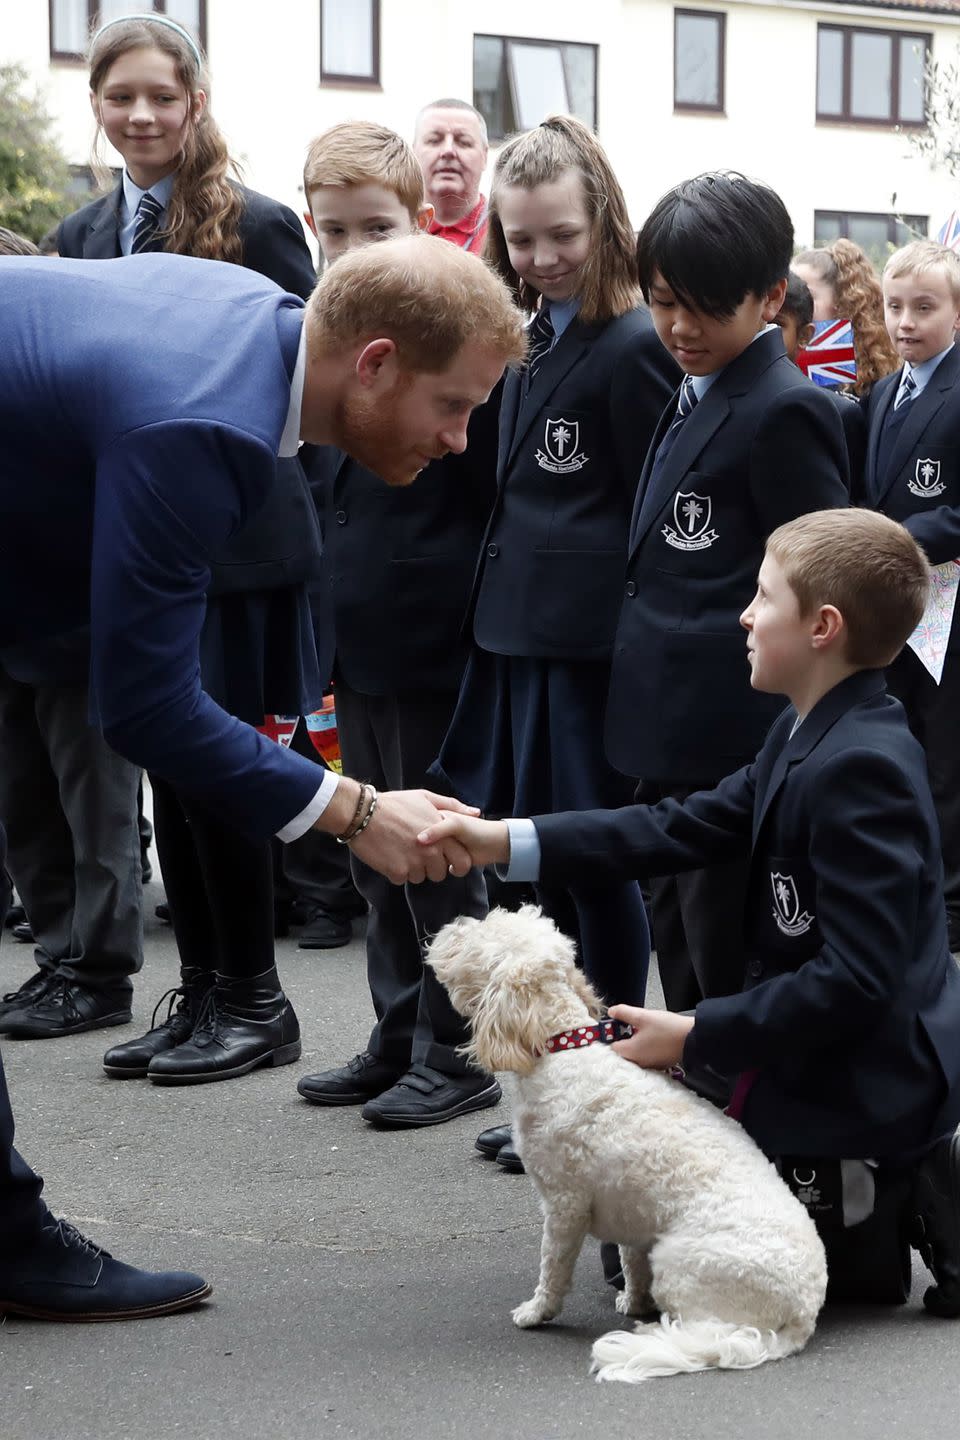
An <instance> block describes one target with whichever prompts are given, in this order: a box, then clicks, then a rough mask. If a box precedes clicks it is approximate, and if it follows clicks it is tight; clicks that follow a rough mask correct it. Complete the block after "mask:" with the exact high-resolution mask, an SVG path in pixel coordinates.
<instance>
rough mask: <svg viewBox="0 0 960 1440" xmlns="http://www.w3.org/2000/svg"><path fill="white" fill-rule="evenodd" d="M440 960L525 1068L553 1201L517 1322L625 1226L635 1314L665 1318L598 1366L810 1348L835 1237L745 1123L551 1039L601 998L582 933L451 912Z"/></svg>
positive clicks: (483, 1045)
mask: <svg viewBox="0 0 960 1440" xmlns="http://www.w3.org/2000/svg"><path fill="white" fill-rule="evenodd" d="M427 959H428V961H429V963H430V965H432V966H433V969H434V970H435V972H436V974H437V976H438V977H439V979H440V980H441V981H442V983H443V984H444V985H445V986H446V988H447V990H448V992H449V994H450V999H451V1001H452V1002H453V1005H454V1007H455V1009H456V1010H458V1011H459V1013H460V1014H461V1015H464V1016H465V1017H466V1018H467V1019H468V1020H469V1021H470V1023H471V1028H472V1039H471V1040H470V1042H469V1044H468V1045H467V1046H465V1047H464V1049H465V1051H466V1053H468V1054H469V1055H470V1056H471V1057H472V1058H473V1059H474V1060H475V1061H476V1063H477V1064H478V1065H480V1066H482V1067H483V1068H484V1069H487V1070H511V1071H513V1072H514V1073H515V1074H516V1075H517V1076H518V1077H519V1078H518V1085H517V1103H516V1106H515V1111H514V1135H515V1142H516V1144H517V1148H518V1149H519V1151H520V1154H521V1155H522V1156H523V1163H524V1165H525V1167H526V1169H527V1172H528V1173H529V1175H530V1176H531V1178H532V1180H533V1183H534V1185H535V1186H536V1188H537V1191H538V1193H539V1196H540V1201H541V1205H542V1208H543V1212H544V1227H543V1242H542V1246H541V1253H540V1279H539V1282H538V1284H537V1288H536V1291H535V1292H534V1295H533V1297H532V1299H530V1300H528V1301H526V1303H525V1304H523V1305H518V1306H517V1308H516V1309H515V1310H514V1311H513V1319H514V1322H515V1323H516V1324H517V1325H520V1326H530V1325H540V1324H541V1323H542V1322H543V1321H545V1320H552V1319H553V1318H554V1316H556V1315H558V1314H559V1313H560V1308H561V1306H562V1304H563V1300H564V1297H565V1295H566V1293H567V1291H568V1290H569V1288H570V1283H571V1279H572V1276H573V1268H574V1265H575V1263H576V1259H577V1256H578V1254H579V1253H580V1249H581V1246H582V1245H583V1241H584V1239H585V1237H586V1236H587V1235H588V1234H591V1235H595V1236H596V1237H597V1238H598V1239H600V1240H608V1241H615V1242H617V1243H618V1244H619V1246H620V1256H621V1261H622V1265H623V1274H624V1278H625V1281H626V1288H625V1290H624V1291H623V1292H622V1294H620V1295H618V1297H617V1302H616V1304H617V1309H618V1310H619V1311H620V1312H621V1314H626V1315H642V1314H645V1313H648V1312H649V1311H650V1310H652V1309H656V1310H659V1311H660V1314H661V1319H660V1321H659V1322H654V1323H650V1324H638V1325H637V1326H636V1328H635V1330H634V1331H632V1332H628V1331H623V1330H620V1331H613V1332H611V1333H610V1334H609V1335H604V1336H602V1337H601V1338H600V1339H599V1340H597V1341H596V1343H595V1344H594V1347H593V1369H595V1370H598V1371H599V1378H600V1379H601V1380H628V1381H640V1380H645V1379H647V1378H648V1377H649V1376H652V1375H673V1374H678V1373H680V1372H682V1371H691V1370H706V1369H709V1368H713V1367H717V1368H723V1369H746V1368H749V1367H752V1366H754V1365H760V1364H761V1363H762V1362H763V1361H764V1360H778V1359H781V1358H782V1357H783V1356H785V1355H790V1354H792V1353H793V1352H794V1351H796V1350H801V1349H802V1348H803V1346H804V1345H805V1344H806V1342H807V1341H808V1340H809V1338H810V1336H811V1335H812V1334H813V1330H814V1325H815V1324H816V1319H817V1314H818V1312H819V1310H820V1307H821V1305H822V1304H823V1299H824V1294H825V1292H826V1283H827V1273H826V1260H825V1256H824V1250H823V1245H822V1244H821V1241H820V1237H819V1236H818V1235H817V1232H816V1228H815V1227H814V1224H813V1221H812V1220H811V1219H810V1217H809V1215H808V1214H807V1212H806V1210H805V1209H804V1207H803V1206H802V1205H801V1204H800V1202H799V1201H798V1200H797V1199H796V1198H795V1197H794V1196H793V1195H792V1194H791V1193H790V1191H789V1190H788V1189H787V1187H786V1185H785V1184H784V1183H783V1181H782V1180H781V1179H780V1177H779V1175H778V1174H777V1172H776V1169H775V1168H774V1166H773V1165H772V1164H771V1163H770V1161H769V1160H767V1159H766V1157H765V1156H764V1155H763V1154H762V1153H761V1151H760V1150H759V1149H758V1148H757V1146H756V1145H755V1144H754V1143H753V1141H752V1140H751V1139H750V1137H749V1136H748V1135H747V1134H746V1132H745V1131H744V1130H743V1129H742V1128H741V1127H740V1125H739V1124H738V1123H737V1122H736V1121H735V1120H731V1119H729V1118H728V1117H727V1116H725V1115H723V1114H721V1113H720V1111H719V1110H717V1109H716V1108H715V1107H714V1106H713V1105H711V1104H710V1103H709V1102H708V1101H707V1100H703V1099H701V1098H700V1097H699V1096H698V1095H694V1094H693V1093H692V1092H691V1091H690V1090H688V1089H686V1088H685V1087H684V1086H683V1085H681V1084H680V1083H679V1081H677V1080H675V1079H673V1078H671V1077H670V1076H669V1075H666V1074H663V1073H661V1072H659V1071H652V1070H642V1069H640V1068H639V1066H637V1065H633V1064H631V1062H630V1061H628V1060H625V1059H624V1058H623V1057H622V1056H621V1055H618V1054H616V1052H615V1051H613V1050H612V1049H611V1048H610V1046H609V1045H604V1044H591V1045H589V1046H588V1047H585V1048H574V1049H567V1050H565V1051H560V1052H559V1053H545V1047H546V1044H547V1041H548V1039H549V1038H550V1037H551V1036H554V1035H557V1034H559V1033H560V1032H562V1031H566V1030H571V1029H574V1030H575V1029H577V1028H578V1027H580V1026H586V1025H589V1024H591V1022H592V1021H593V1020H595V1019H596V1018H597V1016H598V1015H599V1014H600V1011H601V1006H600V1004H599V1001H598V1000H597V997H596V995H595V994H594V992H593V990H591V988H590V986H589V985H588V983H587V981H586V980H585V979H584V978H583V976H582V975H581V973H580V971H579V970H578V969H577V968H576V966H575V964H574V947H573V943H572V942H571V941H570V940H568V939H567V938H566V937H565V936H563V935H561V934H560V933H559V932H558V930H557V929H556V927H555V925H554V924H553V922H552V921H551V920H548V919H546V918H545V917H544V916H542V915H541V914H540V911H539V910H537V909H536V908H535V907H533V906H530V905H527V906H524V907H523V908H522V909H521V910H520V911H518V912H517V913H511V912H509V911H506V910H493V911H491V913H490V914H489V915H488V916H487V918H486V919H485V920H482V921H481V920H472V919H460V920H455V921H454V922H453V923H452V924H450V925H446V926H444V928H443V929H442V930H441V931H440V932H439V934H438V935H437V936H436V938H435V939H434V940H433V941H432V943H431V944H430V946H429V948H428V952H427Z"/></svg>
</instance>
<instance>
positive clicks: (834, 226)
mask: <svg viewBox="0 0 960 1440" xmlns="http://www.w3.org/2000/svg"><path fill="white" fill-rule="evenodd" d="M843 231H844V225H843V221H842V218H841V216H839V215H836V214H834V212H833V211H831V210H818V211H817V212H816V214H815V215H814V217H813V243H814V245H818V246H819V245H829V244H830V243H831V242H832V241H833V240H839V239H840V236H841V235H842V234H843Z"/></svg>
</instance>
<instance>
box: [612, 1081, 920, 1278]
mask: <svg viewBox="0 0 960 1440" xmlns="http://www.w3.org/2000/svg"><path fill="white" fill-rule="evenodd" d="M683 1083H684V1085H686V1086H687V1088H688V1089H690V1090H693V1091H694V1092H695V1093H696V1094H697V1095H702V1096H703V1097H704V1099H706V1100H709V1101H710V1102H711V1104H713V1105H716V1106H717V1107H718V1108H719V1109H725V1108H726V1107H727V1105H728V1104H729V1102H730V1098H731V1095H732V1091H733V1085H732V1083H731V1081H730V1080H729V1079H728V1078H727V1077H726V1076H723V1075H720V1074H719V1073H718V1072H717V1071H716V1070H712V1069H711V1068H710V1067H709V1066H704V1067H703V1068H702V1069H701V1070H687V1071H686V1072H685V1074H684V1076H683ZM769 1158H770V1159H771V1160H773V1161H774V1163H775V1164H777V1160H778V1157H777V1156H774V1155H771V1156H770V1157H769ZM837 1163H838V1162H836V1161H835V1160H824V1161H821V1160H819V1159H817V1158H816V1157H811V1158H807V1157H804V1158H803V1160H802V1161H798V1160H797V1159H796V1157H795V1158H794V1160H792V1161H790V1162H786V1161H781V1163H779V1164H778V1165H777V1168H778V1169H779V1170H780V1172H781V1175H783V1177H784V1183H785V1184H787V1185H788V1186H789V1188H790V1189H791V1190H793V1191H794V1193H796V1191H797V1189H798V1188H799V1184H800V1183H801V1182H802V1183H804V1184H806V1183H807V1179H808V1176H809V1177H811V1178H812V1183H813V1184H816V1174H815V1172H816V1170H817V1169H818V1167H822V1166H827V1167H832V1166H835V1165H836V1164H837ZM918 1163H919V1161H918V1159H917V1158H916V1157H914V1158H913V1159H912V1160H909V1159H904V1160H903V1161H902V1162H891V1161H885V1162H883V1163H881V1164H879V1165H878V1166H877V1167H876V1168H875V1169H874V1170H873V1184H874V1206H873V1213H872V1214H871V1215H868V1216H867V1218H866V1219H865V1220H861V1221H860V1222H859V1224H856V1225H850V1226H848V1227H845V1226H843V1225H842V1223H840V1221H839V1220H838V1218H837V1217H836V1215H831V1216H830V1217H828V1218H827V1219H823V1218H822V1217H820V1216H818V1215H817V1214H816V1213H815V1212H814V1211H813V1210H810V1211H809V1213H810V1216H811V1219H812V1220H813V1223H814V1224H815V1225H816V1227H817V1233H818V1235H819V1236H820V1239H821V1240H822V1241H823V1248H824V1250H825V1251H826V1255H827V1300H828V1301H841V1302H846V1301H850V1302H858V1303H874V1304H882V1305H903V1304H905V1303H906V1301H907V1300H908V1299H909V1298H910V1241H909V1238H908V1237H909V1230H910V1222H911V1218H912V1203H911V1202H912V1199H913V1188H914V1181H915V1178H916V1171H917V1165H918ZM801 1164H802V1165H803V1167H804V1168H803V1170H800V1168H799V1167H800V1165H801ZM788 1165H789V1166H790V1167H792V1168H795V1169H796V1170H797V1171H798V1173H797V1175H796V1176H794V1177H792V1179H791V1178H790V1177H788V1176H787V1175H786V1173H785V1171H786V1169H787V1168H788ZM610 1263H611V1261H610V1259H609V1258H608V1259H607V1261H606V1264H605V1269H607V1270H609V1266H610Z"/></svg>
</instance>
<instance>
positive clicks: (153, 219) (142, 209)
mask: <svg viewBox="0 0 960 1440" xmlns="http://www.w3.org/2000/svg"><path fill="white" fill-rule="evenodd" d="M162 214H163V206H162V205H161V204H160V201H159V200H158V199H157V197H156V196H155V195H151V194H150V191H149V190H147V191H146V193H145V194H143V195H141V196H140V204H139V205H138V206H137V223H136V225H135V226H134V228H133V244H132V245H131V247H130V254H131V255H139V254H140V253H141V251H143V250H152V249H154V248H155V247H154V244H153V242H154V240H155V239H156V235H157V231H158V230H159V228H160V216H161V215H162Z"/></svg>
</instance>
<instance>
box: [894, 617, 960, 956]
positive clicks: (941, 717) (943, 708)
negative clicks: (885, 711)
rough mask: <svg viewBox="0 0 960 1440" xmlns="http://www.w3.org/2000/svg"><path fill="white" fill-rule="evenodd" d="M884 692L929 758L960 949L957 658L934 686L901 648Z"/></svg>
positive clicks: (953, 944) (953, 932)
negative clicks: (898, 705) (901, 710)
mask: <svg viewBox="0 0 960 1440" xmlns="http://www.w3.org/2000/svg"><path fill="white" fill-rule="evenodd" d="M887 689H888V690H889V691H890V694H891V695H895V696H896V697H897V699H898V700H899V701H900V703H901V704H902V705H903V708H904V709H905V710H906V712H907V722H908V723H909V726H910V729H911V730H912V732H913V734H914V735H915V736H916V738H917V739H918V740H919V742H920V744H921V745H922V746H923V749H924V753H925V754H926V757H927V774H928V775H929V777H930V791H931V793H932V795H933V803H934V806H935V808H936V812H937V820H938V821H939V823H940V847H941V851H942V854H943V888H944V895H945V897H946V902H947V930H948V933H949V936H950V948H951V950H958V949H960V730H958V718H960V654H948V655H947V658H946V661H945V663H944V667H943V674H942V676H941V677H940V684H939V685H937V684H936V683H935V681H934V679H933V676H932V675H931V674H930V672H929V671H928V670H927V669H926V667H925V666H924V665H922V664H921V662H920V661H919V660H918V659H917V657H916V655H915V654H914V653H913V651H912V650H911V649H910V647H909V645H905V646H904V648H903V649H902V650H901V652H900V654H899V655H898V656H897V658H896V660H894V662H893V664H892V665H891V666H889V668H888V669H887Z"/></svg>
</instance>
